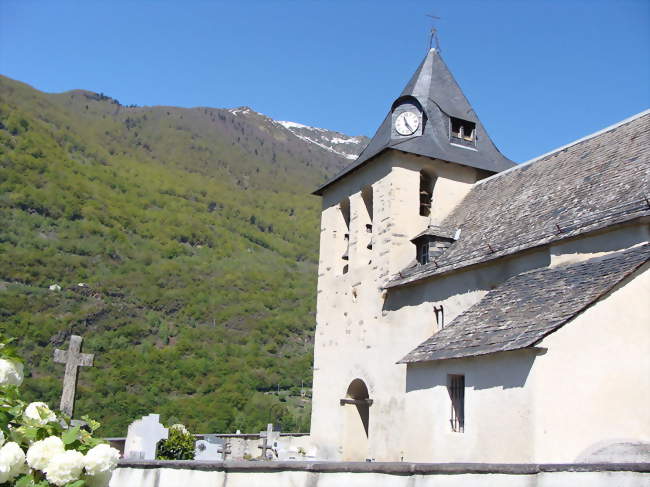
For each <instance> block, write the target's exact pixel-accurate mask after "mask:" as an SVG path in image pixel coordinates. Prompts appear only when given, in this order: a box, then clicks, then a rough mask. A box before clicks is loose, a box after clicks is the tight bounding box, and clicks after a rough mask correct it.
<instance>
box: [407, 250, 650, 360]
mask: <svg viewBox="0 0 650 487" xmlns="http://www.w3.org/2000/svg"><path fill="white" fill-rule="evenodd" d="M649 259H650V244H643V245H640V246H637V247H633V248H631V249H628V250H625V251H621V252H616V253H612V254H608V255H606V256H603V257H597V258H593V259H589V260H587V261H584V262H580V263H574V264H567V265H560V266H557V267H545V268H542V269H539V270H532V271H528V272H525V273H522V274H519V275H517V276H514V277H512V278H510V279H508V280H507V281H506V282H504V283H503V284H502V285H501V286H499V287H498V288H497V289H495V290H493V291H490V292H489V293H488V294H486V295H485V296H484V297H483V299H482V300H481V301H479V302H478V303H477V304H475V305H474V306H472V307H471V308H469V309H468V310H467V311H465V312H464V313H463V314H461V315H460V316H458V317H457V318H456V319H455V320H453V321H452V322H451V323H450V324H449V325H448V326H447V327H445V328H443V329H442V330H440V331H438V332H437V333H436V334H434V335H433V336H432V337H431V338H429V339H428V340H426V341H425V342H424V343H422V344H421V345H419V346H418V347H417V348H415V349H414V350H413V351H411V352H410V353H409V354H407V355H406V356H405V357H404V358H403V359H402V360H400V362H399V363H414V362H425V361H432V360H444V359H452V358H461V357H472V356H477V355H484V354H489V353H494V352H502V351H507V350H517V349H521V348H525V347H530V346H533V345H535V344H536V343H538V342H539V341H540V340H542V339H543V338H544V337H545V336H547V335H549V334H551V333H553V332H554V331H556V330H557V329H559V328H560V327H562V326H563V325H564V324H566V323H567V321H569V320H570V319H572V318H573V317H574V316H576V315H577V314H578V313H580V312H581V311H583V310H584V309H585V308H586V307H587V306H589V305H590V304H592V303H594V302H595V301H597V300H598V299H600V298H601V297H602V296H603V294H605V293H606V292H607V291H609V290H610V289H612V287H614V286H615V285H616V284H617V283H618V282H620V281H621V280H622V279H624V278H625V277H626V276H628V275H630V274H631V273H633V272H634V271H635V270H636V269H638V268H639V267H640V266H641V265H643V263H644V262H646V261H648V260H649Z"/></svg>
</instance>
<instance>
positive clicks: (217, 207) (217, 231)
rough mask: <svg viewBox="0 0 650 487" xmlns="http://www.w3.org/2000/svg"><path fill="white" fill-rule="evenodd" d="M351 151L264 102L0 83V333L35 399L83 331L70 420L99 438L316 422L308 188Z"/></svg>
mask: <svg viewBox="0 0 650 487" xmlns="http://www.w3.org/2000/svg"><path fill="white" fill-rule="evenodd" d="M338 135H339V136H340V137H338V138H336V140H337V142H339V143H340V142H341V140H342V139H341V137H344V136H342V135H341V134H338ZM358 140H359V141H361V139H358ZM344 144H345V142H344ZM355 144H356V146H355ZM350 147H351V148H353V150H357V151H358V150H360V149H361V148H362V147H363V143H361V142H356V143H350ZM347 162H349V161H347V160H346V159H345V158H344V157H343V156H341V155H340V154H338V153H337V152H333V151H331V150H328V149H327V148H325V147H321V146H319V145H314V144H312V143H310V142H309V141H308V140H306V139H305V138H299V137H297V136H296V135H294V134H293V133H292V132H291V131H290V130H288V129H287V128H286V127H285V126H283V125H281V124H279V123H276V122H274V121H272V120H271V119H268V118H267V117H264V116H263V115H260V114H257V113H255V112H253V111H251V110H222V109H212V108H194V109H183V108H173V107H125V106H122V105H120V104H119V102H118V101H117V100H113V99H111V98H110V97H107V96H105V95H103V94H97V93H92V92H86V91H73V92H67V93H62V94H54V95H53V94H45V93H41V92H39V91H37V90H34V89H33V88H31V87H29V86H27V85H24V84H22V83H19V82H16V81H13V80H10V79H8V78H4V77H0V331H2V332H4V333H7V334H9V335H12V336H16V337H17V338H18V340H19V343H18V345H19V347H20V349H21V351H22V352H23V355H24V356H25V357H26V360H27V364H26V365H27V372H28V376H27V379H26V381H25V389H26V391H27V394H28V399H34V398H39V399H40V400H45V401H47V402H49V404H50V405H51V406H58V401H59V397H60V391H61V378H62V376H63V367H64V366H63V365H60V364H54V362H53V360H52V353H53V350H54V348H57V347H63V346H67V338H68V337H69V335H70V334H73V333H74V334H79V335H82V336H83V337H84V350H85V351H88V352H91V353H95V354H96V355H95V366H94V367H92V368H83V369H82V370H81V373H80V380H79V388H78V394H77V398H78V400H77V407H76V414H75V415H76V416H77V417H79V416H81V415H83V414H90V415H91V416H93V417H96V418H97V419H98V420H99V421H101V422H102V423H103V425H104V426H103V428H102V434H103V435H106V436H118V435H124V434H125V433H126V426H127V425H128V424H129V422H131V421H132V420H133V419H136V418H137V417H139V416H141V415H143V414H148V413H151V412H158V413H160V414H161V415H162V419H163V421H164V422H170V421H174V422H175V421H180V422H184V423H185V424H187V425H188V426H189V427H190V429H191V430H192V431H194V432H202V433H207V432H229V431H234V430H236V429H241V430H242V431H259V430H260V429H262V428H263V427H264V425H265V424H266V422H267V421H274V422H280V423H281V424H282V427H283V429H284V430H285V431H288V430H294V431H295V430H303V431H304V430H306V429H308V427H309V401H307V400H301V399H300V398H299V391H300V386H301V382H304V384H305V387H306V388H308V387H309V385H310V384H311V378H312V338H313V329H314V321H315V320H314V308H315V294H316V291H315V284H316V263H317V251H318V228H319V223H318V216H319V208H320V201H319V199H318V198H316V197H313V196H309V192H310V190H312V189H313V188H314V187H316V186H317V185H318V184H319V183H321V182H322V181H323V180H324V179H325V178H326V177H327V176H329V175H331V174H333V173H334V172H336V171H337V170H339V169H340V168H341V167H342V166H343V165H345V164H347ZM53 284H58V285H60V286H61V290H60V291H52V290H50V289H49V286H50V285H53ZM278 384H279V389H280V394H278Z"/></svg>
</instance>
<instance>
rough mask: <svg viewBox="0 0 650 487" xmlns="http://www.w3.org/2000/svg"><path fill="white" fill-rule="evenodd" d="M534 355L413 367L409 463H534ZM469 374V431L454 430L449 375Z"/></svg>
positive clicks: (519, 353)
mask: <svg viewBox="0 0 650 487" xmlns="http://www.w3.org/2000/svg"><path fill="white" fill-rule="evenodd" d="M535 353H536V352H535V351H534V350H524V351H516V352H508V353H502V354H499V355H492V356H485V357H483V358H470V359H457V360H443V361H438V362H431V363H424V364H415V365H411V366H409V368H408V374H407V388H406V391H407V392H406V396H407V399H406V401H407V414H406V417H407V418H408V422H406V423H405V427H406V428H407V431H408V438H409V441H408V442H407V443H406V447H405V458H406V459H407V460H408V461H413V462H495V463H498V462H501V463H508V462H513V463H518V462H530V461H531V459H532V458H533V456H534V455H533V442H532V441H531V440H532V424H533V420H534V417H535V411H534V410H533V405H534V400H533V399H534V397H533V388H532V387H531V385H530V383H529V380H530V377H529V375H530V370H531V367H532V365H533V361H534V359H535ZM449 374H463V375H465V430H464V432H462V433H461V432H454V431H452V428H451V424H450V418H451V400H450V398H449V393H448V392H447V384H448V375H449Z"/></svg>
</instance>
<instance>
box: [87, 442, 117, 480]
mask: <svg viewBox="0 0 650 487" xmlns="http://www.w3.org/2000/svg"><path fill="white" fill-rule="evenodd" d="M119 459H120V452H119V451H117V450H116V449H115V448H111V447H110V446H109V445H106V444H102V445H97V446H95V447H93V448H91V449H90V450H88V453H86V456H85V457H84V467H86V472H87V473H88V475H97V474H100V473H103V472H111V471H112V470H113V469H114V468H115V467H116V466H117V461H118V460H119Z"/></svg>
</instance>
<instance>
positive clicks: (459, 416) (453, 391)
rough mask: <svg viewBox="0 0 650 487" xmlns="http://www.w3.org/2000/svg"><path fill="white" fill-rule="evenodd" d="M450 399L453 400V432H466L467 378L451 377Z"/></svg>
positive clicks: (451, 421)
mask: <svg viewBox="0 0 650 487" xmlns="http://www.w3.org/2000/svg"><path fill="white" fill-rule="evenodd" d="M447 389H448V390H449V398H450V399H451V418H450V420H449V421H450V423H451V430H452V431H455V432H456V433H463V432H464V431H465V376H464V375H450V376H449V385H448V386H447Z"/></svg>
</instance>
